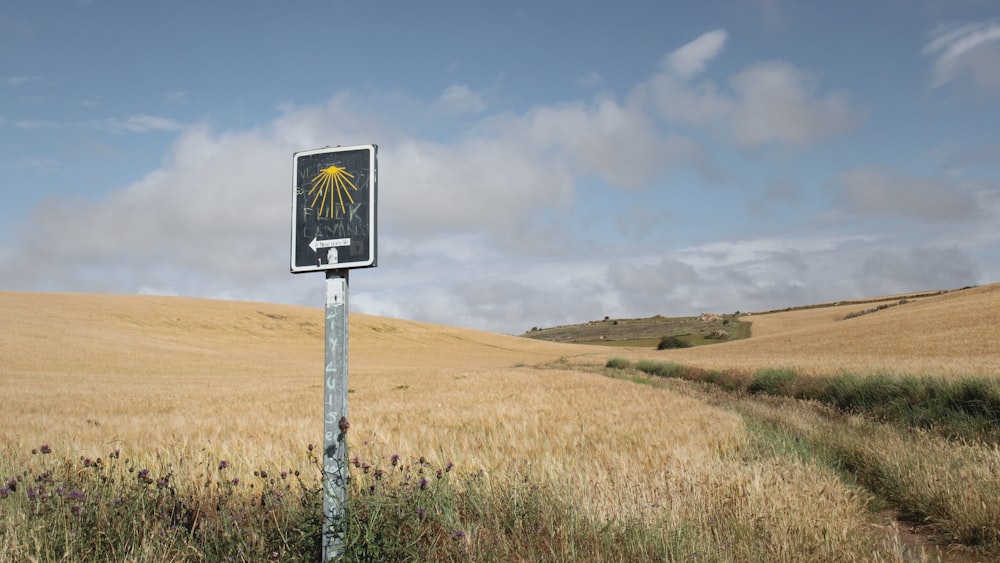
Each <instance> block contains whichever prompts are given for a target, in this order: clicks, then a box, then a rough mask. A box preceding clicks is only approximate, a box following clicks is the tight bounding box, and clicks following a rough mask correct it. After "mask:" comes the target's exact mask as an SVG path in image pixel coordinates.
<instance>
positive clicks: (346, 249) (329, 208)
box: [291, 145, 378, 561]
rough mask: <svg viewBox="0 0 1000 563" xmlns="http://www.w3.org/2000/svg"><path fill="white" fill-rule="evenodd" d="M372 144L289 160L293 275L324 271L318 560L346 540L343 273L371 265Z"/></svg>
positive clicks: (337, 551) (335, 553)
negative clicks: (320, 548)
mask: <svg viewBox="0 0 1000 563" xmlns="http://www.w3.org/2000/svg"><path fill="white" fill-rule="evenodd" d="M377 152H378V148H377V147H376V146H375V145H360V146H352V147H337V148H329V147H328V148H324V149H316V150H310V151H302V152H297V153H295V155H294V166H293V174H292V176H293V185H294V188H295V190H294V202H293V205H292V252H291V255H292V260H291V271H292V273H293V274H297V273H303V272H316V271H325V272H326V317H325V319H326V320H325V323H324V324H325V330H326V346H325V354H324V355H325V368H324V370H323V381H324V384H323V560H324V561H329V560H333V559H337V558H339V557H340V556H341V555H343V553H344V543H345V540H346V536H347V518H346V514H345V511H344V508H345V505H346V502H347V480H348V467H347V431H348V429H349V428H350V422H348V418H347V332H348V330H347V328H348V272H349V271H350V268H368V267H374V266H375V265H376V195H377V185H378V161H377V159H376V153H377Z"/></svg>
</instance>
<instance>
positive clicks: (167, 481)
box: [156, 475, 170, 489]
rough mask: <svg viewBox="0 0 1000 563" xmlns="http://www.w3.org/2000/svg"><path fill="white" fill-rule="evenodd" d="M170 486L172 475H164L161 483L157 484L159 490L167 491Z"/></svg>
mask: <svg viewBox="0 0 1000 563" xmlns="http://www.w3.org/2000/svg"><path fill="white" fill-rule="evenodd" d="M169 484H170V475H164V476H163V477H160V480H159V481H157V482H156V487H157V488H158V489H165V488H167V485H169Z"/></svg>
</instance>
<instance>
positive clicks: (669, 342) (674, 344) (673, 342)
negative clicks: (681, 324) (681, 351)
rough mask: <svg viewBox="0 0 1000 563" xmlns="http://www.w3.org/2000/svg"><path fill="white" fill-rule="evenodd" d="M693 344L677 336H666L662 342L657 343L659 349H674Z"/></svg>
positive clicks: (688, 346)
mask: <svg viewBox="0 0 1000 563" xmlns="http://www.w3.org/2000/svg"><path fill="white" fill-rule="evenodd" d="M690 347H691V344H690V343H689V342H687V341H685V340H683V339H681V338H679V337H677V336H664V337H663V338H661V339H660V343H659V344H657V345H656V349H657V350H673V349H676V348H690Z"/></svg>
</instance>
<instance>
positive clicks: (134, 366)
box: [0, 285, 1000, 559]
mask: <svg viewBox="0 0 1000 563" xmlns="http://www.w3.org/2000/svg"><path fill="white" fill-rule="evenodd" d="M856 308H857V307H855V309H856ZM848 312H849V311H848ZM997 312H1000V285H992V286H985V287H981V288H976V289H970V290H964V291H961V292H954V293H950V294H946V295H940V296H935V297H930V298H925V299H921V300H919V301H918V302H914V303H909V304H906V305H902V306H899V307H894V308H891V309H887V310H885V311H879V312H878V313H876V314H871V315H866V316H863V317H859V318H856V319H851V320H849V321H843V320H838V319H839V318H842V316H843V315H842V314H841V311H840V310H834V309H833V308H830V309H817V310H815V311H806V312H794V314H793V312H787V313H774V314H770V315H761V316H755V317H750V319H749V320H752V321H753V322H754V323H755V324H754V327H755V329H754V330H755V334H756V335H755V336H753V337H752V338H750V339H748V340H744V341H737V342H732V343H727V344H721V345H715V346H708V347H703V348H700V349H689V350H679V351H669V352H657V351H654V350H640V349H631V350H629V349H620V348H615V349H608V348H605V347H600V346H582V345H573V344H556V343H549V342H544V341H539V340H532V339H526V338H518V337H510V336H502V335H497V334H491V333H485V332H478V331H472V330H466V329H460V328H455V327H448V326H441V325H431V324H424V323H416V322H411V321H403V320H396V319H387V318H381V317H372V316H366V315H358V314H352V315H351V317H350V333H349V373H350V375H349V390H350V393H349V403H350V406H349V418H350V420H351V431H350V432H351V434H350V436H349V448H350V450H351V454H350V455H352V456H359V457H361V458H363V459H370V460H374V461H378V460H383V461H384V460H386V459H388V458H389V457H390V456H393V455H399V456H401V457H403V458H404V459H416V458H417V457H420V456H426V457H428V458H429V459H433V460H436V461H438V462H441V463H444V462H453V463H454V464H455V465H456V467H458V468H459V469H460V470H461V471H464V472H468V473H473V472H480V473H483V474H486V475H495V476H497V478H498V479H506V478H512V476H514V475H528V476H530V477H531V478H532V479H535V480H537V481H538V482H541V483H544V484H545V485H546V486H549V487H552V488H554V489H556V490H558V491H560V492H561V494H562V495H563V496H564V497H565V498H567V499H570V500H571V502H573V503H574V504H575V505H576V506H579V507H580V508H581V510H584V511H586V513H588V514H592V515H594V516H595V517H611V516H615V517H629V518H640V519H646V518H658V519H666V520H667V521H673V522H677V523H681V522H687V523H690V522H699V521H704V522H705V523H706V525H708V522H709V521H710V520H711V521H712V522H715V521H716V520H714V519H717V518H719V517H720V515H722V514H727V515H729V517H733V515H735V516H736V517H742V516H740V515H741V514H742V515H744V516H745V517H746V518H750V519H762V520H754V521H757V522H758V523H759V524H760V526H762V527H763V528H762V529H763V530H764V532H763V533H765V535H766V537H768V538H770V539H769V541H771V542H773V543H774V545H775V546H776V549H778V548H781V546H792V545H804V544H805V545H811V546H814V551H815V553H816V554H817V558H818V559H823V554H826V555H827V556H829V557H834V555H835V554H843V553H845V552H847V553H853V552H854V550H855V548H857V547H858V546H861V545H866V546H870V545H883V546H885V549H884V551H883V552H880V553H883V555H885V554H888V555H886V558H888V559H894V558H900V557H902V556H901V555H900V556H899V557H896V556H894V555H892V554H894V553H895V554H896V555H899V553H898V550H896V551H894V549H895V547H894V546H897V545H898V536H896V535H895V532H894V531H893V530H892V529H891V528H889V527H880V526H877V525H875V524H873V522H872V519H871V516H870V515H869V513H868V511H867V508H866V504H865V503H866V501H865V499H864V498H863V496H859V494H858V493H857V491H855V490H854V489H852V488H851V487H849V486H847V485H845V484H844V483H843V482H841V481H839V480H838V479H837V477H836V475H835V474H833V473H831V472H829V471H826V470H823V469H822V468H819V467H816V466H813V465H809V464H804V463H801V462H797V461H794V460H776V459H761V460H756V461H751V462H747V460H746V459H745V457H744V456H741V452H742V451H744V450H745V449H746V447H747V441H748V434H747V429H746V428H745V426H744V423H743V421H742V420H741V418H740V417H739V416H738V415H736V414H734V413H733V412H731V411H728V410H724V409H722V408H718V407H713V406H711V405H710V404H708V403H706V402H704V401H701V400H698V399H696V398H692V397H690V396H684V395H680V394H677V393H672V392H670V391H667V390H663V389H651V388H649V387H646V386H640V385H636V384H634V383H632V382H630V381H626V380H620V379H612V378H608V377H605V376H604V375H602V374H601V373H600V372H599V370H597V369H596V368H598V367H600V366H603V365H604V364H605V363H606V362H607V360H608V358H609V357H610V356H611V355H612V354H613V355H615V356H622V355H627V356H629V357H633V358H640V357H646V358H656V359H661V360H662V359H667V360H676V361H681V362H689V363H691V364H694V365H702V366H707V367H713V368H714V367H729V368H738V369H755V368H757V367H770V366H776V365H777V366H789V367H799V368H806V369H809V370H811V371H814V372H824V371H834V370H842V369H859V370H860V369H870V368H872V367H873V366H875V367H880V368H883V369H892V370H893V371H900V370H902V371H905V370H913V371H915V372H925V371H938V372H941V373H977V374H983V373H990V374H995V373H1000V361H998V358H997V352H996V347H995V343H996V342H997V341H1000V339H998V338H997V336H998V334H997V329H996V328H995V325H994V323H993V322H992V319H994V318H996V313H997ZM844 314H846V313H844ZM757 331H759V332H757ZM323 338H324V337H323V311H322V309H318V308H307V307H294V306H286V305H274V304H264V303H249V302H233V301H212V300H201V299H188V298H176V297H152V296H115V295H77V294H43V293H21V292H0V383H2V384H3V387H4V399H3V401H4V408H3V410H2V412H0V452H2V454H3V456H4V458H5V459H8V460H16V459H19V458H24V457H26V456H28V455H30V454H29V453H28V452H29V451H30V450H31V449H32V448H36V447H38V446H40V445H42V444H45V445H50V446H51V447H52V448H53V449H55V450H57V451H59V452H63V453H64V454H65V455H69V456H77V455H79V456H100V455H104V454H106V453H107V452H108V451H111V450H114V449H120V450H121V451H122V452H126V453H128V454H129V455H133V456H138V457H140V458H148V459H152V458H156V459H158V460H160V462H161V463H166V464H171V463H176V464H181V463H182V461H183V460H195V462H196V463H200V464H202V465H208V466H211V465H212V464H213V463H217V462H218V460H219V459H226V460H227V461H228V462H230V463H232V464H233V467H234V469H236V470H238V469H241V468H242V469H243V470H252V469H253V468H254V467H256V466H259V465H262V464H263V463H265V462H267V463H276V464H278V465H283V466H289V467H301V466H304V465H305V464H306V446H307V445H308V444H317V443H320V442H321V432H322V392H323V390H322V383H323V350H324V346H323ZM852 542H854V543H852ZM844 546H847V547H846V548H845V547H844ZM845 550H846V551H845Z"/></svg>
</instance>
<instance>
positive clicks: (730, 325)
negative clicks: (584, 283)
mask: <svg viewBox="0 0 1000 563" xmlns="http://www.w3.org/2000/svg"><path fill="white" fill-rule="evenodd" d="M749 329H750V324H749V323H746V322H743V321H741V320H739V318H738V317H737V316H736V315H727V314H723V315H717V314H714V313H706V314H703V315H699V316H697V317H664V316H661V315H656V316H655V317H648V318H644V319H611V318H607V317H605V318H604V320H602V321H591V322H587V323H581V324H574V325H565V326H557V327H552V328H541V329H539V328H533V329H531V330H530V331H528V332H526V333H524V334H522V335H521V336H524V337H527V338H534V339H537V340H548V341H551V342H575V343H580V344H602V345H609V346H636V347H648V348H656V347H657V346H658V345H659V344H660V342H661V341H662V340H663V339H664V338H672V339H674V342H677V341H680V342H681V343H683V344H684V345H687V346H701V345H705V344H718V343H721V342H730V341H732V340H739V339H741V338H746V337H747V336H749V335H750V330H749ZM676 346H677V345H676V344H674V346H673V347H676Z"/></svg>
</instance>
